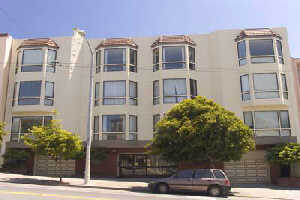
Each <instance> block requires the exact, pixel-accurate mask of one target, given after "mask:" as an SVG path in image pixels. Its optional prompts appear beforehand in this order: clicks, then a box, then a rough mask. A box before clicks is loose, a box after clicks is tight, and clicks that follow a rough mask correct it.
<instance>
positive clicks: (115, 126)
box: [102, 115, 126, 132]
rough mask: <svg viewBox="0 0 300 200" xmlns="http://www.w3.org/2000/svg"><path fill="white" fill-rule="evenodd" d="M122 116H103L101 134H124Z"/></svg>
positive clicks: (123, 119) (123, 118)
mask: <svg viewBox="0 0 300 200" xmlns="http://www.w3.org/2000/svg"><path fill="white" fill-rule="evenodd" d="M125 123H126V122H125V116H124V115H103V121H102V131H103V132H125Z"/></svg>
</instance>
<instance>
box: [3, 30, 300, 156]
mask: <svg viewBox="0 0 300 200" xmlns="http://www.w3.org/2000/svg"><path fill="white" fill-rule="evenodd" d="M241 31H242V30H223V31H215V32H212V33H208V34H201V35H189V38H190V39H191V40H192V41H193V42H194V45H192V46H193V47H194V48H195V66H196V69H195V70H191V69H189V67H186V68H183V69H170V70H162V65H163V63H162V57H163V55H162V48H163V46H183V47H184V51H185V55H188V47H189V46H190V44H189V43H185V42H182V43H180V44H176V43H169V44H158V45H156V46H155V47H154V48H159V49H160V51H159V52H160V53H159V58H160V59H159V60H160V62H159V67H160V69H159V70H158V71H155V72H153V46H152V44H153V42H154V41H155V40H156V39H157V38H158V36H155V37H141V38H131V40H132V41H134V43H135V44H136V45H137V47H135V49H136V50H137V72H130V70H129V65H130V63H129V60H130V58H129V51H130V47H129V45H128V46H126V45H125V46H124V45H122V46H113V47H114V48H125V49H126V52H127V53H126V63H125V64H126V71H118V72H104V71H103V70H102V71H101V72H100V73H96V72H95V68H96V66H95V62H94V66H93V70H94V72H93V76H94V83H96V82H99V83H100V90H99V99H100V103H99V106H93V116H99V118H100V123H99V130H100V131H99V138H98V139H99V141H98V144H99V145H100V146H101V145H102V146H108V147H110V146H111V145H114V147H116V145H118V141H103V136H102V133H101V132H102V131H101V130H102V115H115V114H116V115H125V116H126V126H125V127H126V131H125V140H124V141H128V140H129V132H130V131H129V116H130V115H134V116H137V122H138V130H137V141H130V142H128V143H126V144H124V142H123V143H122V142H121V143H120V145H125V146H126V148H134V147H135V146H136V147H139V148H142V147H143V145H144V144H145V143H146V142H147V141H149V140H151V138H152V136H153V123H152V122H153V115H156V114H160V115H161V117H162V116H163V114H164V113H167V112H168V110H169V109H170V108H171V107H172V106H174V104H164V103H163V94H164V91H163V80H164V79H174V78H182V79H185V80H186V89H187V94H186V96H188V97H190V96H191V91H190V87H189V85H190V83H189V81H190V79H194V80H197V91H198V95H201V96H205V97H207V98H209V99H213V100H214V101H215V102H217V103H218V104H220V105H222V106H224V107H225V108H226V109H228V110H231V111H233V112H234V113H235V114H236V115H237V116H238V117H240V118H241V119H243V112H247V111H280V110H286V111H288V113H289V120H290V129H291V136H292V137H290V136H288V137H281V136H275V137H274V136H270V137H268V136H264V137H260V138H258V140H257V141H258V143H259V145H269V144H274V143H279V142H283V141H290V140H292V141H295V138H297V139H298V141H299V139H300V135H299V128H300V127H299V126H300V123H299V106H298V103H297V96H296V95H297V92H296V91H295V90H296V87H297V86H296V85H295V84H296V82H295V76H294V75H293V74H292V72H293V69H292V68H293V64H292V60H291V59H290V52H289V45H288V38H287V31H286V29H285V28H273V29H272V31H273V32H274V33H276V34H277V35H279V36H280V38H281V42H282V54H283V59H284V64H280V63H279V62H278V60H277V59H278V51H277V48H275V46H276V44H275V42H276V38H275V36H264V37H263V36H259V37H255V36H254V37H245V38H243V39H242V40H244V41H245V43H246V59H247V61H248V62H247V64H245V65H243V66H239V61H238V52H237V41H236V38H237V36H239V34H240V33H241ZM253 38H255V39H273V42H274V58H275V59H276V61H275V62H274V63H260V64H252V63H251V62H250V52H249V40H251V39H253ZM0 39H1V38H0ZM51 39H52V40H53V41H55V43H56V44H57V46H58V47H59V48H58V49H57V58H56V60H57V64H56V72H55V73H52V72H47V71H46V63H44V64H43V69H42V71H41V72H21V70H20V65H21V64H20V63H21V61H22V60H21V59H22V58H21V57H22V51H23V50H25V49H32V48H37V47H24V48H19V47H20V45H21V44H22V43H23V42H24V40H22V39H14V40H13V45H12V50H11V52H12V55H11V64H10V72H9V77H10V78H9V84H8V94H7V99H6V106H5V108H6V113H5V122H6V124H7V126H6V129H7V131H8V132H10V130H11V125H12V117H16V116H18V117H21V116H54V115H53V111H54V110H55V111H56V112H57V114H56V115H55V116H54V118H55V119H58V120H61V123H62V125H63V128H65V129H67V130H69V131H71V132H74V133H77V134H79V135H80V136H81V137H82V139H83V140H85V139H86V135H87V134H86V127H87V125H86V124H87V116H88V112H87V111H88V91H89V88H88V86H89V85H88V84H89V82H88V81H89V66H90V60H91V54H90V51H89V48H88V46H87V42H86V41H85V39H84V37H83V35H82V34H81V33H80V32H78V30H76V29H75V30H74V34H73V36H71V37H57V38H51ZM103 40H104V39H101V38H99V39H91V40H90V43H91V47H92V49H95V50H96V48H97V47H98V45H99V44H100V43H101V42H102V41H103ZM10 41H11V40H10ZM41 48H42V49H43V52H44V57H45V58H44V59H45V60H46V58H47V57H46V56H47V51H48V49H51V48H49V47H47V46H43V47H41ZM104 48H106V47H99V48H97V51H102V52H103V51H104ZM18 54H19V56H18ZM94 58H95V54H94ZM17 59H18V62H17ZM94 60H95V59H94ZM100 60H101V69H103V60H104V55H103V54H101V59H100ZM185 62H186V64H187V63H188V62H189V60H188V56H185ZM16 63H19V64H18V66H16ZM0 66H2V65H0ZM16 67H18V69H17V70H18V71H17V73H15V71H16ZM255 73H276V74H277V77H278V88H279V97H278V98H272V99H256V98H255V92H254V89H253V88H254V85H253V74H255ZM282 73H284V74H286V77H287V87H288V99H285V98H284V96H283V91H282V88H283V86H282V84H283V83H282V80H281V78H279V77H280V75H281V74H282ZM2 74H3V73H2ZM2 74H1V71H0V75H2ZM245 74H248V75H249V85H250V91H249V92H250V100H248V101H242V99H241V88H240V76H241V75H245ZM0 80H1V79H0ZM114 80H125V81H126V100H127V102H128V100H129V81H135V82H137V83H138V87H137V88H138V92H137V93H138V97H137V101H138V104H137V105H129V104H128V103H126V104H123V105H103V104H102V99H103V82H104V81H114ZM155 80H158V81H159V94H160V97H159V98H160V101H159V102H160V103H159V104H157V105H153V81H155ZM21 81H42V87H41V102H40V104H39V105H26V106H24V105H18V103H17V102H18V93H19V91H18V90H19V88H18V87H17V88H16V91H15V94H16V95H15V105H14V106H12V101H13V95H14V94H13V91H14V85H15V83H16V82H17V83H20V82H21ZM45 81H50V82H54V84H55V87H54V94H55V96H54V105H53V106H45V105H44V96H45ZM0 89H1V87H0ZM93 91H94V88H93ZM0 92H1V90H0ZM0 100H1V99H0ZM0 102H1V101H0ZM0 105H1V104H0ZM0 117H1V116H0ZM0 119H1V118H0ZM9 140H10V135H8V136H7V138H6V141H7V142H8V143H9ZM102 141H103V142H102ZM9 145H12V144H9ZM12 146H13V145H12ZM4 151H5V148H2V153H3V152H4ZM256 154H259V152H256V153H252V154H251V155H249V156H248V157H253V156H254V157H255V155H256ZM259 155H260V156H258V157H259V158H257V159H260V160H262V157H263V156H262V154H259ZM248 157H247V155H246V156H245V159H247V158H248Z"/></svg>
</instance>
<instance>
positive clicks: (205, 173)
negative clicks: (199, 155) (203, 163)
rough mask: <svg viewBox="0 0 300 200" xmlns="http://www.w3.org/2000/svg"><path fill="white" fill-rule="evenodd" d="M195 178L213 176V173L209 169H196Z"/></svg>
mask: <svg viewBox="0 0 300 200" xmlns="http://www.w3.org/2000/svg"><path fill="white" fill-rule="evenodd" d="M195 178H213V175H212V173H211V171H210V170H209V169H198V170H197V171H196V173H195Z"/></svg>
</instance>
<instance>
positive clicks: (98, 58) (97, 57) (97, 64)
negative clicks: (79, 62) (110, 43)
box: [96, 51, 101, 66]
mask: <svg viewBox="0 0 300 200" xmlns="http://www.w3.org/2000/svg"><path fill="white" fill-rule="evenodd" d="M99 65H101V51H97V52H96V66H99Z"/></svg>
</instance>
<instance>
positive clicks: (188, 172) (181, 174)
mask: <svg viewBox="0 0 300 200" xmlns="http://www.w3.org/2000/svg"><path fill="white" fill-rule="evenodd" d="M193 174H194V171H193V170H182V171H179V172H177V174H176V178H193Z"/></svg>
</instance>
